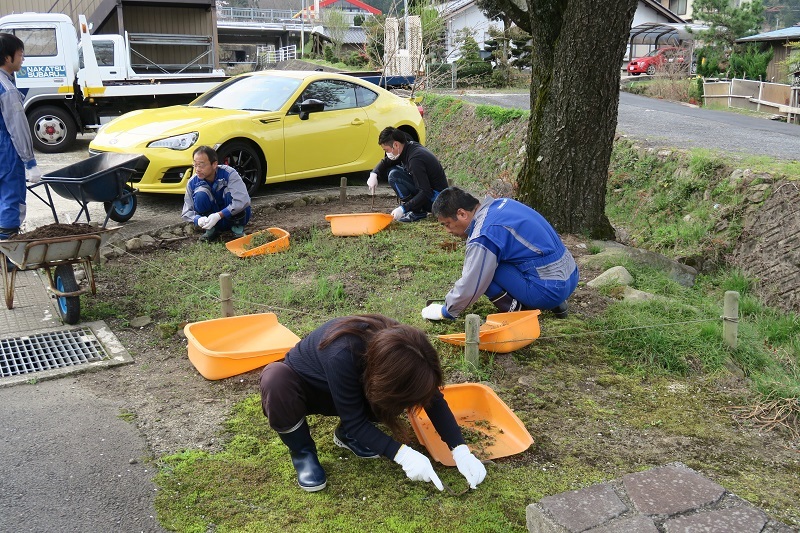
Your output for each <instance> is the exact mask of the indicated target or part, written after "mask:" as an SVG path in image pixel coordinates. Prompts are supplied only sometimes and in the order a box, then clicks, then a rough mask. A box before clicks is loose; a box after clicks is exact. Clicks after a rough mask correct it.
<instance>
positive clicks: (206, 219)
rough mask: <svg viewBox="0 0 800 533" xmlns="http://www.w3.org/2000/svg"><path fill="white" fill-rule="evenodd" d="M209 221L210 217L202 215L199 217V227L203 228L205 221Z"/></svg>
mask: <svg viewBox="0 0 800 533" xmlns="http://www.w3.org/2000/svg"><path fill="white" fill-rule="evenodd" d="M206 222H208V217H200V218H198V219H197V227H198V228H202V227H203V225H205V223H206Z"/></svg>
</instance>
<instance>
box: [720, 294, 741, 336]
mask: <svg viewBox="0 0 800 533" xmlns="http://www.w3.org/2000/svg"><path fill="white" fill-rule="evenodd" d="M722 341H723V342H724V343H725V345H726V346H727V347H728V348H730V349H732V350H735V349H736V347H737V346H738V343H739V293H738V292H736V291H725V300H724V303H723V306H722Z"/></svg>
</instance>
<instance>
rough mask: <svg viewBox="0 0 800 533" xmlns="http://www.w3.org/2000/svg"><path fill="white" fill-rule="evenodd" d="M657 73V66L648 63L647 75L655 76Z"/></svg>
mask: <svg viewBox="0 0 800 533" xmlns="http://www.w3.org/2000/svg"><path fill="white" fill-rule="evenodd" d="M655 73H656V66H655V65H648V66H647V75H648V76H653V75H654V74H655Z"/></svg>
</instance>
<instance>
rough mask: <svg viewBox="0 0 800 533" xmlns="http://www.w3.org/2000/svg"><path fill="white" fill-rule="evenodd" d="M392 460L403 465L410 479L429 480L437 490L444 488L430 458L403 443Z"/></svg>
mask: <svg viewBox="0 0 800 533" xmlns="http://www.w3.org/2000/svg"><path fill="white" fill-rule="evenodd" d="M394 462H395V463H397V464H399V465H400V466H402V467H403V470H404V471H405V473H406V476H408V479H410V480H411V481H430V482H431V483H433V484H434V486H435V487H436V488H437V489H439V490H444V485H442V481H441V480H440V479H439V476H437V475H436V472H434V471H433V465H432V464H431V461H430V459H428V458H427V457H425V456H424V455H422V454H421V453H419V452H418V451H417V450H414V449H412V448H409V447H408V446H406V445H405V444H403V445H402V446H401V447H400V449H399V450H398V451H397V455H395V456H394Z"/></svg>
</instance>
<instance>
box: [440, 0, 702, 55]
mask: <svg viewBox="0 0 800 533" xmlns="http://www.w3.org/2000/svg"><path fill="white" fill-rule="evenodd" d="M681 1H682V3H683V5H684V6H686V3H687V2H688V3H689V7H690V6H691V0H681ZM680 3H681V2H677V1H675V0H660V1H659V0H639V5H638V7H637V8H636V13H635V14H634V16H633V24H632V26H637V25H639V24H642V23H645V22H681V21H684V20H685V19H683V18H682V17H680V16H678V15H677V14H676V13H674V12H672V11H671V10H670V9H669V7H667V5H672V4H675V5H676V6H677V7H681V6H680V5H678V4H680ZM437 9H438V10H439V13H440V15H441V17H442V18H443V19H444V21H445V30H446V36H445V49H446V54H447V61H448V62H449V63H452V62H453V61H455V60H456V59H458V58H459V57H460V54H459V47H460V43H459V42H457V38H456V36H457V35H458V33H459V30H463V29H468V30H469V31H470V32H471V34H472V37H473V38H474V39H475V41H477V43H478V47H479V48H480V49H483V45H484V42H486V41H488V40H491V37H490V36H489V28H490V27H492V26H497V27H498V28H499V27H501V25H502V23H501V22H498V21H494V20H489V19H488V18H486V16H485V15H484V14H483V13H482V12H481V10H480V9H478V6H477V5H476V4H475V0H449V1H448V2H445V3H443V4H441V5H439V7H438V8H437Z"/></svg>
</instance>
